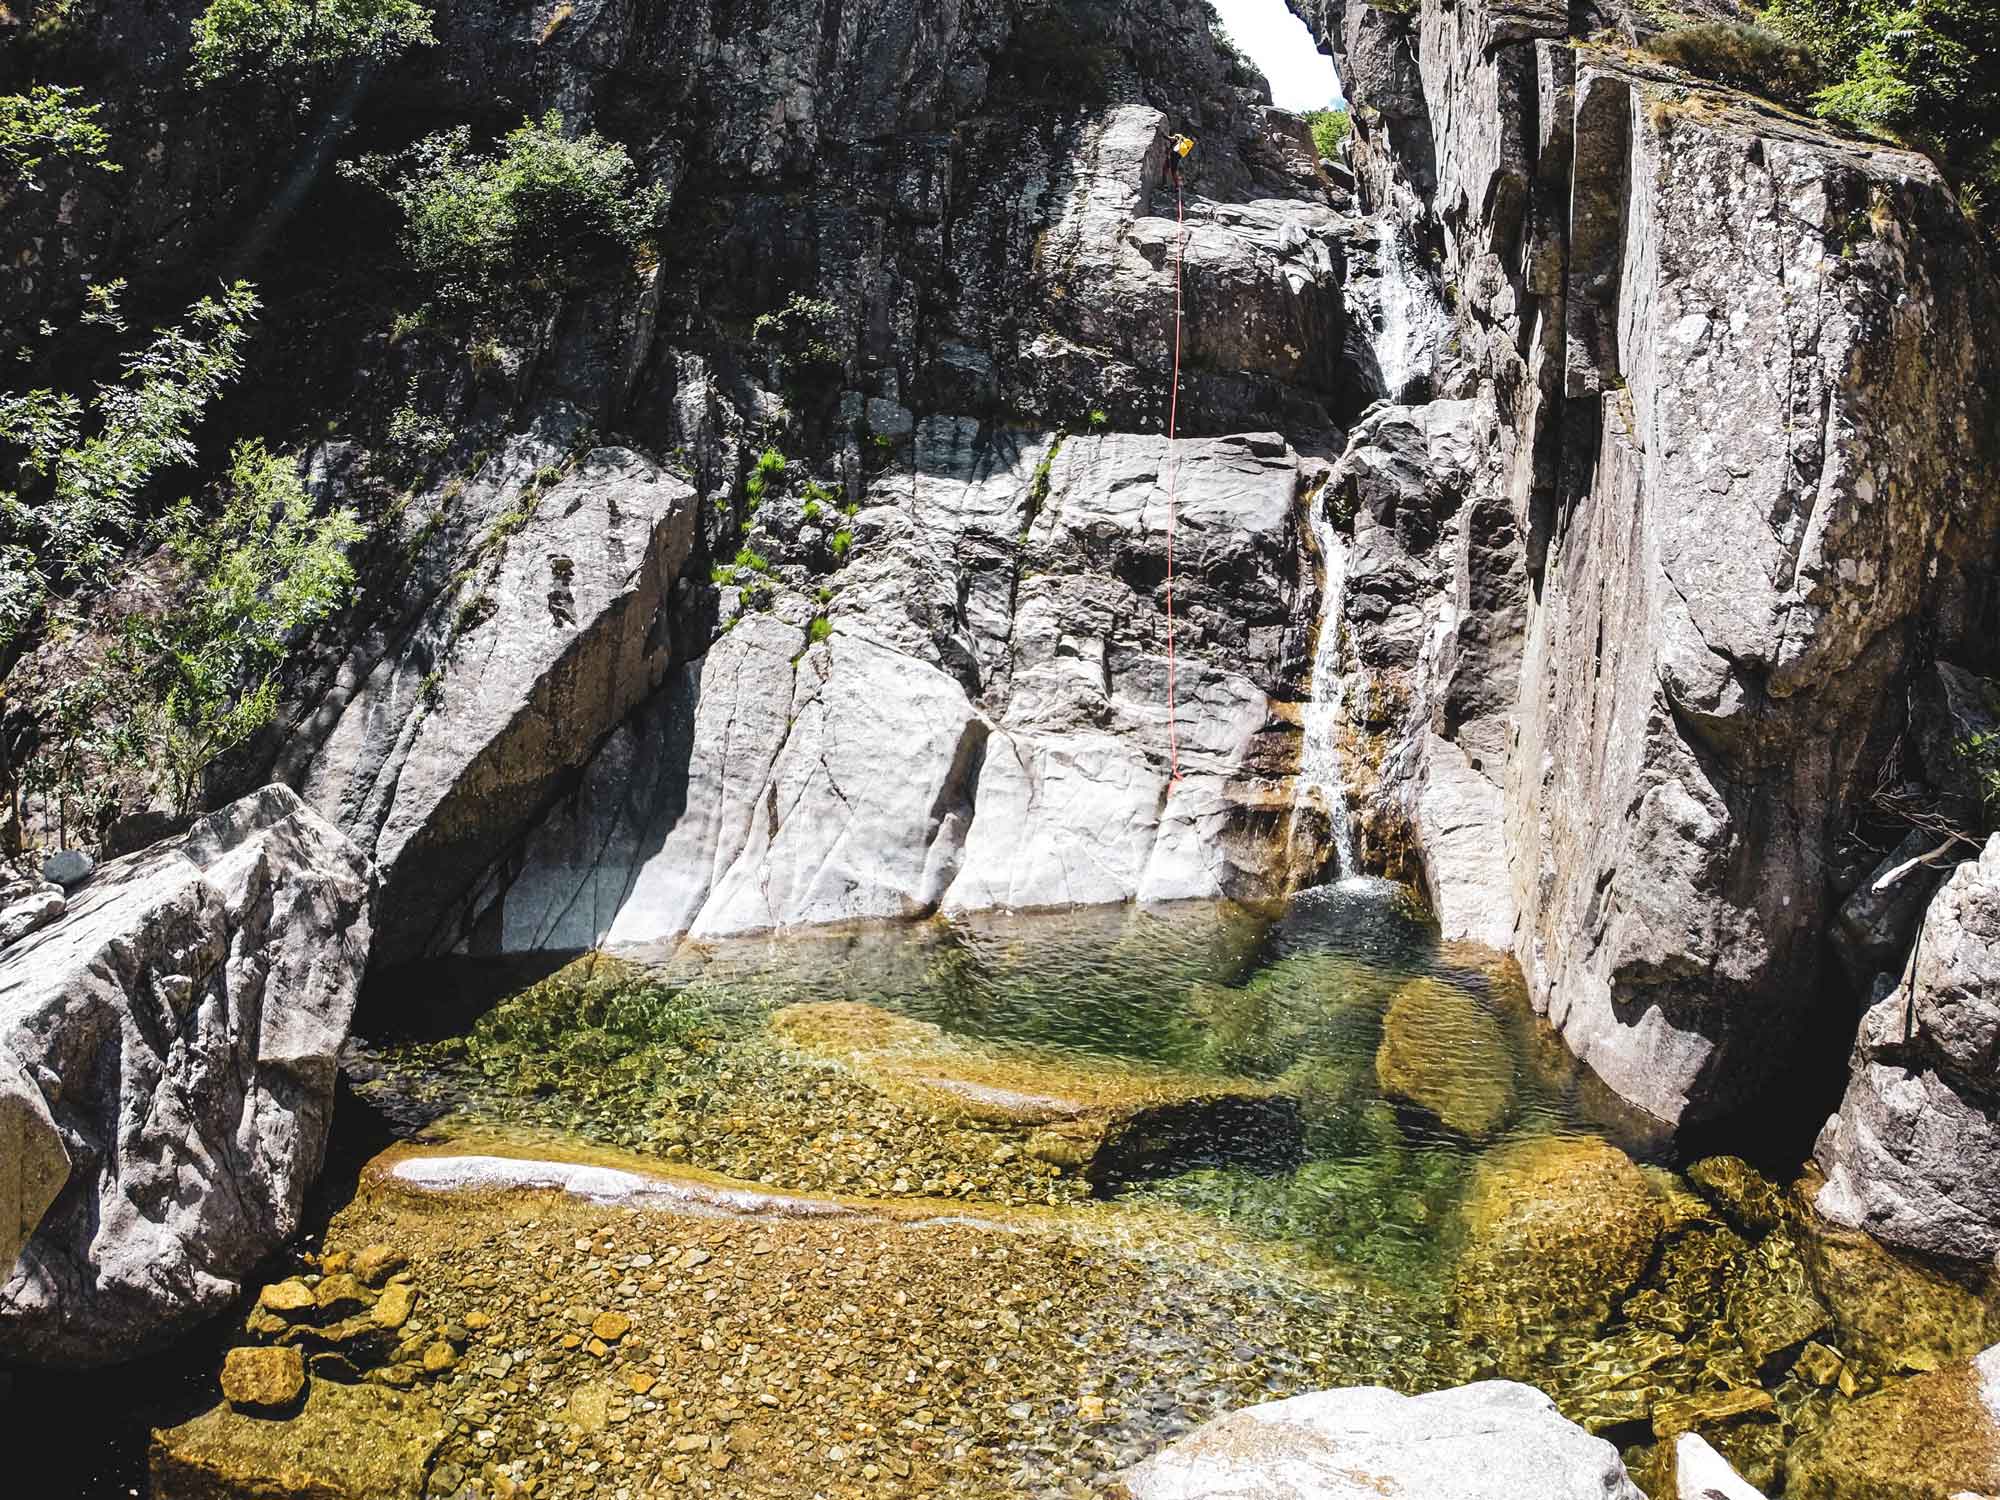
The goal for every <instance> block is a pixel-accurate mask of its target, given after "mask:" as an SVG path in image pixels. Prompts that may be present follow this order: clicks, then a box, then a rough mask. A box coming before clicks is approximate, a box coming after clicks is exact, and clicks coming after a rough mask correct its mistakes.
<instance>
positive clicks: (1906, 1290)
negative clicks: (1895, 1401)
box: [1802, 1181, 2000, 1371]
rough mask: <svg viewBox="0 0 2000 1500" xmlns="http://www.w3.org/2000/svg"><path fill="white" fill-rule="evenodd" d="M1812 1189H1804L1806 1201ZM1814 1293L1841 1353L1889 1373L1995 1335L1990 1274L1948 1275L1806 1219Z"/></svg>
mask: <svg viewBox="0 0 2000 1500" xmlns="http://www.w3.org/2000/svg"><path fill="white" fill-rule="evenodd" d="M1813 1186H1814V1184H1812V1183H1811V1182H1810V1181H1808V1182H1807V1183H1806V1184H1802V1189H1803V1190H1804V1191H1805V1192H1806V1193H1807V1194H1808V1195H1809V1194H1810V1192H1811V1189H1812V1187H1813ZM1804 1223H1805V1225H1806V1233H1805V1234H1804V1236H1803V1239H1804V1246H1803V1250H1804V1257H1805V1262H1806V1268H1807V1270H1808V1272H1809V1273H1810V1276H1811V1279H1812V1285H1813V1289H1814V1291H1815V1292H1817V1294H1818V1295H1819V1298H1820V1300H1821V1301H1822V1302H1824V1303H1825V1304H1826V1306H1827V1308H1828V1309H1829V1310H1830V1311H1831V1312H1832V1314H1833V1321H1834V1325H1835V1327H1836V1328H1837V1329H1838V1331H1839V1339H1838V1344H1839V1347H1840V1350H1841V1352H1842V1353H1843V1354H1846V1355H1848V1356H1849V1357H1851V1358H1860V1359H1862V1360H1864V1361H1866V1362H1867V1363H1869V1364H1871V1365H1876V1366H1880V1367H1882V1368H1884V1369H1888V1370H1915V1371H1926V1370H1935V1369H1938V1368H1939V1367H1940V1366H1942V1365H1946V1364H1949V1363H1950V1362H1952V1361H1954V1360H1962V1359H1966V1358H1969V1357H1970V1356H1971V1355H1973V1354H1975V1353H1977V1352H1978V1351H1979V1350H1980V1349H1982V1348H1984V1347H1985V1346H1986V1345H1987V1344H1988V1343H1990V1342H1992V1340H1993V1339H1994V1338H1995V1337H2000V1317H1996V1315H1995V1312H1996V1307H2000V1289H1996V1287H1995V1286H1994V1278H1993V1273H1992V1272H1991V1271H1990V1270H1984V1269H1978V1268H1969V1267H1968V1268H1964V1269H1960V1270H1956V1271H1954V1273H1953V1274H1946V1272H1945V1271H1944V1270H1943V1269H1941V1268H1939V1267H1937V1266H1933V1265H1927V1264H1925V1263H1923V1262H1922V1261H1920V1260H1919V1259H1918V1258H1916V1257H1915V1256H1912V1255H1909V1254H1907V1253H1902V1252H1898V1251H1895V1250H1892V1249H1890V1248H1889V1247H1888V1246H1885V1245H1883V1244H1881V1243H1880V1242H1879V1241H1877V1240H1875V1239H1873V1238H1871V1237H1870V1236H1868V1235H1867V1234H1864V1233H1863V1232H1861V1231H1860V1230H1858V1229H1848V1228H1846V1227H1844V1226H1842V1225H1838V1224H1832V1223H1829V1222H1828V1221H1827V1220H1825V1219H1822V1218H1820V1217H1819V1216H1818V1215H1817V1214H1810V1213H1808V1214H1807V1215H1805V1217H1804Z"/></svg>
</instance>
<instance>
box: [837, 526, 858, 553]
mask: <svg viewBox="0 0 2000 1500" xmlns="http://www.w3.org/2000/svg"><path fill="white" fill-rule="evenodd" d="M853 545H854V533H853V532H851V531H849V530H847V529H846V528H845V527H842V528H841V529H840V530H839V531H836V532H835V533H834V534H833V555H834V556H835V557H845V556H847V551H848V549H849V548H850V547H852V546H853Z"/></svg>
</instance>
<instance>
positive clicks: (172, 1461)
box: [149, 1351, 445, 1500]
mask: <svg viewBox="0 0 2000 1500" xmlns="http://www.w3.org/2000/svg"><path fill="white" fill-rule="evenodd" d="M273 1352H277V1351H273ZM444 1434H445V1418H444V1417H443V1415H442V1414H441V1413H440V1412H438V1411H437V1409H436V1408H435V1407H433V1406H432V1405H431V1404H430V1403H429V1402H428V1401H426V1400H424V1399H423V1398H421V1397H419V1396H415V1395H406V1394H404V1393H402V1392H398V1391H392V1390H387V1389H385V1388H383V1387H382V1386H378V1385H344V1384H342V1383H340V1382H338V1381H333V1380H315V1381H314V1382H312V1385H311V1387H310V1389H309V1390H308V1391H307V1394H306V1400H305V1405H304V1406H303V1407H301V1408H300V1410H299V1412H298V1414H297V1415H295V1416H293V1417H290V1418H288V1419H286V1420H284V1421H273V1420H271V1419H269V1418H268V1417H263V1416H255V1415H251V1414H250V1413H247V1412H241V1411H238V1410H236V1409H235V1408H234V1407H232V1406H231V1405H230V1404H229V1403H228V1402H226V1401H225V1402H223V1403H221V1404H220V1405H218V1406H216V1407H214V1408H212V1409H211V1410H209V1411H207V1412H204V1413H203V1414H202V1415H201V1416H198V1417H196V1418H195V1419H194V1420H193V1421H191V1422H185V1423H183V1424H182V1425H180V1426H179V1427H171V1428H167V1429H164V1430H162V1431H159V1432H155V1433H154V1434H153V1447H152V1454H151V1458H150V1463H149V1469H150V1475H151V1478H152V1494H153V1500H238V1497H241V1496H244V1495H257V1496H262V1497H269V1500H417V1497H419V1496H420V1495H422V1494H423V1492H424V1476H425V1474H426V1473H427V1472H428V1471H429V1468H430V1462H431V1458H432V1456H433V1455H434V1454H435V1453H436V1452H437V1448H438V1444H439V1443H440V1442H441V1441H442V1440H443V1438H444Z"/></svg>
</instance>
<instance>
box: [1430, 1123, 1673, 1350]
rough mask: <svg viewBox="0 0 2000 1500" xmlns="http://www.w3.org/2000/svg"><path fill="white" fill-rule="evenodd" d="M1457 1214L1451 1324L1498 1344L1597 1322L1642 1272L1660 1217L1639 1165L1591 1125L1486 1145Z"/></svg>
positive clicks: (1529, 1341) (1528, 1341)
mask: <svg viewBox="0 0 2000 1500" xmlns="http://www.w3.org/2000/svg"><path fill="white" fill-rule="evenodd" d="M1459 1215H1460V1219H1459V1226H1458V1229H1459V1235H1460V1244H1459V1251H1458V1257H1457V1263H1456V1265H1455V1267H1454V1271H1453V1282H1454V1284H1453V1292H1452V1302H1453V1307H1454V1311H1455V1313H1456V1315H1457V1319H1458V1322H1459V1325H1460V1327H1462V1328H1464V1329H1465V1330H1466V1331H1467V1332H1469V1333H1476V1334H1484V1335H1486V1336H1488V1337H1490V1338H1492V1339H1493V1340H1494V1341H1495V1342H1496V1343H1497V1344H1498V1345H1500V1346H1501V1348H1502V1349H1503V1350H1515V1349H1523V1350H1532V1349H1536V1348H1539V1347H1541V1346H1542V1345H1544V1344H1546V1343H1547V1342H1548V1340H1549V1339H1550V1338H1552V1337H1553V1336H1554V1335H1555V1334H1556V1333H1557V1332H1558V1331H1561V1330H1564V1329H1572V1330H1580V1331H1586V1332H1587V1331H1589V1330H1591V1329H1594V1328H1596V1327H1598V1326H1599V1325H1601V1324H1602V1323H1603V1322H1604V1320H1605V1319H1606V1318H1607V1317H1608V1316H1609V1315H1610V1312H1611V1308H1612V1305H1613V1304H1614V1303H1615V1302H1616V1301H1617V1300H1618V1299H1619V1298H1620V1297H1622V1296H1623V1295H1624V1294H1625V1293H1626V1292H1627V1291H1628V1290H1630V1289H1631V1287H1632V1286H1633V1284H1634V1283H1635V1282H1637V1281H1638V1279H1639V1277H1640V1276H1641V1275H1642V1274H1644V1272H1645V1270H1646V1266H1647V1263H1648V1262H1649V1261H1650V1260H1651V1259H1652V1255H1653V1246H1654V1244H1655V1242H1656V1241H1657V1240H1658V1239H1659V1236H1660V1231H1661V1226H1662V1222H1663V1215H1662V1209H1661V1206H1660V1202H1659V1198H1658V1196H1657V1194H1655V1192H1654V1190H1653V1187H1652V1185H1651V1184H1650V1183H1649V1182H1648V1181H1647V1180H1646V1177H1645V1174H1644V1173H1642V1172H1641V1171H1640V1170H1639V1169H1638V1167H1636V1166H1634V1165H1633V1164H1632V1159H1631V1158H1630V1157H1628V1156H1627V1155H1625V1153H1624V1152H1622V1151H1620V1150H1619V1149H1618V1148H1617V1147H1615V1146H1611V1145H1607V1144H1606V1143H1605V1142H1603V1141H1600V1140H1597V1139H1595V1138H1593V1137H1589V1136H1546V1137H1541V1138H1538V1139H1533V1140H1524V1141H1518V1142H1515V1143H1513V1144H1511V1145H1507V1146H1503V1147H1501V1148H1500V1149H1498V1150H1496V1151H1494V1152H1492V1153H1490V1154H1489V1155H1488V1156H1487V1157H1486V1158H1485V1159H1484V1160H1483V1161H1482V1162H1481V1163H1480V1164H1479V1167H1478V1169H1477V1171H1476V1172H1475V1173H1474V1174H1473V1179H1472V1185H1471V1186H1470V1187H1469V1188H1468V1189H1467V1191H1466V1195H1465V1201H1464V1202H1463V1204H1462V1205H1461V1206H1460V1209H1459Z"/></svg>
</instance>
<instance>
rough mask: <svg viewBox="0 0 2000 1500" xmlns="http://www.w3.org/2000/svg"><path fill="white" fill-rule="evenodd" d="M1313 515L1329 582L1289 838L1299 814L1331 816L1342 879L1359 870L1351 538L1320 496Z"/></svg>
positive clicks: (1294, 839)
mask: <svg viewBox="0 0 2000 1500" xmlns="http://www.w3.org/2000/svg"><path fill="white" fill-rule="evenodd" d="M1307 515H1308V519H1309V520H1310V522H1311V524H1312V534H1313V542H1314V544H1315V545H1316V546H1317V547H1318V549H1319V556H1320V571H1321V573H1322V574H1323V575H1324V581H1323V583H1322V584H1321V587H1320V596H1319V635H1318V639H1317V641H1316V642H1315V644H1314V648H1313V663H1312V681H1311V684H1310V689H1309V693H1308V699H1307V702H1306V705H1305V709H1304V712H1303V713H1302V715H1301V716H1300V717H1301V723H1300V729H1301V731H1302V735H1303V740H1304V743H1303V744H1302V745H1301V746H1300V749H1299V775H1298V781H1297V782H1296V783H1295V784H1294V787H1293V791H1292V821H1291V829H1290V837H1289V840H1288V842H1289V843H1290V844H1291V845H1292V846H1293V847H1297V844H1298V836H1299V816H1300V814H1301V813H1304V812H1306V811H1308V810H1309V809H1314V808H1317V809H1318V810H1319V811H1321V812H1323V813H1324V814H1325V816H1326V820H1327V825H1328V828H1329V830H1330V832H1331V836H1332V844H1333V864H1334V873H1335V875H1336V877H1337V878H1339V879H1341V880H1345V879H1347V878H1348V877H1349V876H1351V875H1352V874H1353V873H1354V862H1355V852H1354V827H1353V819H1352V818H1351V816H1350V815H1349V813H1348V810H1347V788H1346V785H1345V783H1344V782H1343V781H1342V779H1341V774H1340V722H1341V718H1342V716H1343V714H1344V713H1345V711H1346V707H1347V677H1346V674H1344V673H1343V672H1342V671H1341V669H1340V617H1341V610H1342V607H1343V605H1344V604H1345V602H1346V599H1347V538H1346V537H1344V536H1342V535H1341V534H1340V531H1339V529H1338V528H1337V527H1336V526H1335V525H1334V523H1333V518H1332V517H1331V516H1329V515H1328V514H1327V513H1326V506H1325V505H1324V504H1323V503H1322V499H1321V497H1320V496H1318V495H1314V496H1313V497H1312V499H1311V501H1310V502H1309V507H1308V511H1307Z"/></svg>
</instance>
